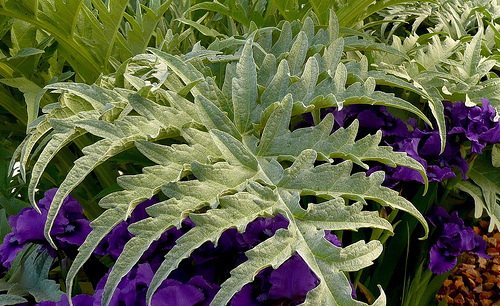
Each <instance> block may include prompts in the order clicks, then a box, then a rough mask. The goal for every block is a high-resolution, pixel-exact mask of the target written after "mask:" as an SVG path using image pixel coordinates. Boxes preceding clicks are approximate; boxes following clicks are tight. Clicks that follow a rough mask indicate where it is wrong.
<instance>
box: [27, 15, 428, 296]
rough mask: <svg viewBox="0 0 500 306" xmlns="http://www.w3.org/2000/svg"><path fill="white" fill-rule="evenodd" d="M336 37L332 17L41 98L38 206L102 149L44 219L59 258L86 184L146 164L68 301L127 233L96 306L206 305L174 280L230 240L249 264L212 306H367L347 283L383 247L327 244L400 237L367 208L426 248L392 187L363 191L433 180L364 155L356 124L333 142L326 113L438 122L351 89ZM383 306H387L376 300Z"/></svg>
mask: <svg viewBox="0 0 500 306" xmlns="http://www.w3.org/2000/svg"><path fill="white" fill-rule="evenodd" d="M338 33H339V27H338V24H337V19H336V17H335V15H334V14H333V13H332V14H331V15H330V19H329V24H328V26H327V28H326V30H325V29H323V28H319V27H315V24H314V22H313V20H312V19H311V18H307V19H305V20H304V22H303V24H300V23H298V22H293V23H292V24H290V23H288V22H284V23H282V24H281V26H280V28H279V29H274V28H264V29H259V30H256V31H254V32H252V33H250V34H248V35H246V36H245V39H228V40H225V41H219V40H217V41H215V42H214V43H213V44H211V45H210V46H208V47H207V48H204V47H202V46H201V45H199V44H198V45H195V46H194V47H193V50H192V51H191V52H189V53H187V54H184V55H182V56H174V55H171V54H168V53H165V52H162V51H160V50H157V49H153V48H151V49H148V51H149V53H148V54H143V55H138V56H135V57H133V58H131V59H130V60H128V61H126V62H125V63H124V64H123V65H122V66H121V67H120V68H119V69H118V70H117V72H116V73H115V74H113V75H108V76H103V77H101V78H100V79H99V81H98V82H97V83H96V84H94V85H92V86H89V85H85V84H79V83H56V84H51V85H49V86H47V87H46V88H47V89H48V90H52V91H53V92H55V93H60V94H61V95H60V97H59V102H58V103H56V104H52V105H50V106H48V107H46V108H44V112H45V114H44V115H43V116H41V117H40V118H39V119H38V121H37V123H38V125H37V126H34V127H33V128H34V129H33V130H32V134H31V136H30V138H28V139H27V141H26V142H25V143H24V144H23V146H22V147H21V148H20V151H19V152H23V156H27V155H30V154H32V153H31V148H32V147H33V146H34V144H35V142H36V141H37V140H39V139H43V137H44V135H46V133H48V132H49V131H50V133H49V134H48V136H46V137H48V138H46V141H42V142H41V143H40V145H39V147H38V148H37V151H38V152H39V156H38V159H37V161H36V162H35V163H34V166H33V168H32V171H31V180H30V184H29V188H28V189H29V190H28V194H29V197H30V199H31V200H32V202H33V203H34V202H35V201H34V199H35V190H36V187H37V183H38V181H39V180H40V178H41V176H42V174H43V172H44V170H45V169H46V167H47V165H48V163H49V162H50V160H51V159H52V158H53V157H54V156H56V155H57V154H58V151H59V150H61V148H62V147H64V146H65V145H67V144H68V143H71V142H72V141H74V140H75V139H78V137H80V136H81V135H83V134H90V135H93V136H92V137H95V138H94V139H96V141H95V142H93V143H91V144H89V145H88V146H87V147H85V148H83V150H82V152H83V156H81V157H80V158H78V159H77V160H75V162H74V167H73V168H72V169H71V170H70V171H69V172H68V174H67V175H66V177H65V179H64V181H63V182H62V183H61V185H60V186H59V189H58V190H57V192H56V193H55V195H54V199H53V201H52V203H51V205H50V209H49V210H48V213H47V222H46V223H45V228H44V234H45V239H46V240H47V241H48V242H49V243H50V245H51V246H52V247H53V248H55V249H56V248H57V244H56V242H55V240H54V238H53V236H51V235H50V233H51V231H52V230H53V229H54V228H56V225H57V221H56V220H57V216H58V213H59V211H60V210H61V209H63V205H62V203H63V200H64V198H65V197H66V196H67V195H68V194H69V193H70V192H71V191H72V190H73V189H74V188H75V187H76V186H77V185H78V184H79V183H80V182H81V181H82V180H83V179H84V178H85V177H86V176H87V175H89V173H91V171H92V170H93V169H95V168H96V167H97V166H98V165H100V164H103V163H105V162H106V161H107V160H108V159H110V158H112V157H114V156H115V155H117V154H118V153H122V152H124V153H122V154H127V153H128V152H130V151H131V150H136V151H134V152H136V153H140V155H142V156H143V157H146V158H147V159H149V160H150V162H149V165H148V166H145V167H144V168H143V169H142V173H140V174H129V175H122V176H120V177H118V179H117V183H118V185H119V187H120V189H121V190H119V191H115V192H112V193H109V194H107V195H106V196H104V197H103V198H102V199H101V200H100V202H99V205H100V207H101V208H103V209H104V212H103V213H102V214H101V215H99V217H97V218H96V219H94V220H93V221H92V222H91V224H90V226H91V227H92V231H91V232H90V233H89V235H88V236H87V238H86V239H85V242H83V244H82V246H81V247H80V248H79V251H78V254H77V256H76V257H75V259H74V261H73V263H72V265H71V268H70V269H69V271H68V274H67V278H66V287H67V288H68V296H71V288H73V285H74V281H75V278H76V277H77V273H78V271H79V270H80V268H81V267H82V266H83V265H84V263H85V262H86V261H87V260H88V259H89V258H90V257H91V256H93V255H92V254H93V253H95V252H99V250H101V251H102V250H103V248H104V249H106V247H107V246H110V245H111V244H110V243H109V236H108V235H110V233H111V235H113V231H114V230H115V228H118V227H121V226H122V225H121V224H123V223H122V222H123V221H124V220H129V221H127V222H129V224H130V225H128V227H127V231H128V232H130V234H132V235H131V236H129V238H127V239H125V241H126V243H125V244H124V245H123V250H117V252H116V253H115V254H112V255H117V258H116V262H115V263H114V265H113V267H112V269H111V270H110V272H109V274H108V275H107V276H106V277H105V278H103V280H102V282H100V283H99V285H98V286H97V288H96V289H97V290H96V292H99V294H98V295H99V299H100V300H101V302H102V305H108V304H110V303H111V304H112V303H113V301H114V299H115V298H116V296H115V295H114V293H116V292H124V291H123V290H125V291H130V290H134V289H133V288H132V287H133V286H139V285H140V286H143V285H144V284H145V283H144V279H148V278H149V280H148V281H147V282H148V283H149V286H148V289H147V290H145V289H144V290H143V291H141V290H136V293H137V294H141V295H143V297H144V302H147V303H153V304H154V300H155V299H156V298H158V296H162V295H165V296H169V294H173V293H172V292H171V291H172V290H177V289H174V288H177V287H179V288H180V287H183V286H184V287H183V288H186V290H188V291H189V290H191V291H189V292H192V295H191V297H192V298H195V297H196V296H197V295H199V294H203V295H204V296H206V295H207V294H208V293H207V292H209V291H210V290H212V289H210V290H209V289H207V288H208V287H210V288H214V286H208V287H207V286H205V285H203V281H201V280H199V279H195V280H193V279H191V280H190V281H188V282H187V283H182V282H179V281H177V280H175V279H172V277H173V275H174V274H175V270H176V269H177V268H182V262H183V260H184V259H186V258H189V257H190V256H192V258H193V259H194V261H195V262H196V263H197V264H199V265H202V263H203V261H204V260H209V259H207V257H206V255H204V256H201V255H200V254H202V253H200V252H205V253H206V251H203V248H205V247H208V248H209V250H211V249H210V248H211V246H207V245H205V244H206V243H211V244H213V246H212V248H215V249H217V247H218V246H219V244H220V245H221V246H223V245H225V244H224V243H223V242H222V240H223V237H224V235H228V234H226V233H228V232H232V233H233V234H234V235H236V233H238V232H239V233H238V235H243V236H242V237H243V240H244V241H246V242H245V243H246V245H247V246H250V245H251V248H249V249H248V250H245V251H244V257H245V258H243V259H242V260H240V261H239V262H237V265H236V267H235V268H234V269H232V270H231V271H230V274H229V275H227V277H226V278H222V279H218V280H216V282H218V283H217V284H216V286H217V287H218V286H220V289H218V290H217V292H216V293H215V295H214V296H213V299H212V301H211V305H225V304H227V303H230V302H231V301H232V299H233V302H232V303H236V302H234V300H235V299H236V300H237V299H244V298H245V294H248V291H249V290H254V289H255V288H254V289H252V288H253V287H248V286H254V285H255V283H253V285H248V284H250V283H252V282H253V281H259V282H260V285H261V286H262V285H263V284H265V283H266V282H269V283H270V284H271V287H270V288H267V287H266V286H264V287H266V288H260V289H259V290H262V292H261V293H265V295H266V296H267V297H266V298H270V299H282V298H287V299H289V300H296V301H299V300H301V299H303V298H305V302H306V303H319V304H325V305H363V304H364V303H362V302H359V301H356V300H354V299H353V296H352V287H351V284H350V282H349V279H348V277H347V272H351V271H357V270H359V269H362V268H364V267H367V266H369V265H370V264H371V263H372V261H373V260H374V259H376V258H377V257H378V256H379V254H380V253H381V252H382V248H383V247H382V244H381V243H380V241H378V240H376V239H374V240H371V241H368V242H365V241H362V240H360V241H357V242H355V243H353V244H350V245H343V246H342V247H339V246H338V245H336V244H335V243H336V241H334V240H333V238H332V237H331V233H330V232H329V231H335V232H337V233H342V231H352V230H354V231H355V230H358V229H360V228H374V229H380V230H386V231H388V232H392V231H393V227H392V225H391V224H390V223H389V222H388V221H387V220H386V219H384V218H382V217H380V216H379V214H378V212H376V211H370V210H365V209H363V208H364V207H365V206H366V205H367V204H370V206H372V205H382V206H387V207H390V208H391V209H394V210H402V211H405V212H407V213H409V214H411V215H412V216H413V217H415V218H416V219H417V220H418V221H419V222H420V223H421V224H422V226H423V227H424V230H425V231H424V237H426V236H427V232H428V227H427V223H426V221H425V219H424V217H423V216H422V214H421V213H420V212H419V211H418V210H417V209H416V208H415V207H414V206H413V205H412V203H410V202H409V201H408V200H406V199H405V198H403V197H401V196H399V195H398V192H396V191H394V190H391V189H389V188H387V187H383V186H382V185H381V184H382V183H383V181H384V178H385V175H384V173H383V172H381V171H377V172H374V173H370V174H369V175H367V173H366V172H365V171H366V170H367V169H368V168H369V167H368V165H367V164H366V162H368V161H378V162H381V163H384V164H388V165H389V166H391V167H396V166H403V167H408V168H410V169H415V170H416V171H418V172H419V173H420V174H421V175H422V178H423V181H424V182H427V176H426V174H425V169H424V168H423V166H422V165H421V164H420V163H418V162H416V161H415V160H414V159H412V158H410V157H408V156H407V154H406V153H404V152H395V151H394V150H393V149H392V148H391V147H390V146H384V145H380V140H381V137H382V134H381V133H380V132H379V133H376V134H375V135H366V136H364V137H362V138H361V139H357V138H356V137H357V134H358V127H359V122H358V121H357V120H355V121H353V122H352V124H350V125H349V126H346V127H345V128H339V129H337V130H336V131H335V132H334V133H331V132H332V129H333V127H334V116H333V115H327V116H325V117H324V118H323V119H321V116H320V113H321V111H320V110H321V109H322V108H326V107H333V106H337V107H343V106H347V105H350V104H357V103H365V104H378V105H386V106H389V107H394V108H399V109H403V110H406V111H409V112H412V113H413V114H414V115H416V116H418V117H420V118H421V119H422V120H424V121H425V122H427V123H429V124H430V121H429V120H428V119H427V118H426V117H425V115H424V114H423V113H422V112H421V111H420V110H419V109H418V108H416V107H415V106H414V105H412V104H411V103H409V102H407V101H405V100H403V99H400V98H398V97H395V96H394V95H392V94H387V93H384V92H381V91H377V90H376V82H375V80H374V79H373V78H371V77H368V78H366V80H363V81H361V80H355V81H353V80H348V73H354V71H350V70H349V69H350V68H347V67H346V65H345V64H344V63H343V61H344V60H346V58H345V57H344V53H343V51H344V47H345V48H349V50H351V51H352V50H356V48H362V47H360V45H361V46H362V45H363V44H362V43H361V42H360V40H356V41H355V42H353V41H352V40H351V41H350V40H344V39H343V38H339V36H338ZM375 48H377V47H376V46H375ZM389 51H390V50H389ZM349 60H352V59H349ZM364 60H366V58H365V59H361V62H363V61H364ZM219 73H220V75H222V78H219V77H218V74H219ZM215 75H217V77H216V76H215ZM408 86H410V85H408ZM307 112H311V113H312V117H313V121H314V122H315V123H316V125H315V126H313V127H306V128H299V129H295V130H293V131H291V130H290V128H291V127H290V123H291V120H296V119H297V118H300V116H301V115H302V114H304V113H307ZM141 158H142V157H141ZM22 162H23V164H22V166H23V167H27V166H28V165H27V164H26V163H24V162H25V160H24V159H23V160H22ZM155 195H156V196H157V197H158V199H159V202H158V203H156V204H154V205H152V206H149V207H147V208H146V209H145V211H146V213H147V215H148V216H147V217H146V218H137V219H135V220H133V214H134V210H135V209H137V206H138V204H139V203H141V202H143V201H145V200H148V199H151V198H153V197H154V196H155ZM35 208H37V209H40V208H38V206H35ZM131 215H132V217H131ZM269 217H274V219H277V218H284V219H285V220H286V222H285V223H284V224H282V225H281V226H280V227H279V228H275V229H274V230H272V231H268V234H267V237H268V238H267V239H263V238H262V237H261V238H259V239H258V240H256V239H255V238H252V235H251V233H252V227H253V226H254V224H256V223H253V222H261V221H259V220H263V219H261V218H269ZM187 218H189V220H191V222H192V223H194V227H192V228H191V229H189V230H188V231H187V232H185V233H183V235H182V236H180V237H179V238H178V239H177V240H176V243H175V245H174V246H173V247H171V248H170V249H169V250H167V251H168V252H166V253H165V254H166V255H165V257H164V259H163V258H162V259H161V261H160V262H159V266H158V267H157V268H156V267H155V269H154V270H155V272H154V274H153V272H152V271H153V269H152V264H150V263H141V258H144V257H143V256H145V254H146V253H147V252H148V250H149V249H150V247H151V245H153V244H155V243H156V241H158V240H159V239H160V241H161V239H162V238H161V237H162V235H163V234H164V233H166V232H167V231H169V230H171V229H173V228H181V224H182V222H183V221H184V220H187ZM266 220H267V219H266ZM250 224H252V225H250ZM240 233H244V234H240ZM125 234H126V233H125ZM233 234H231V235H233ZM130 237H131V238H130ZM245 237H246V238H245ZM259 240H260V241H259ZM106 241H107V246H106V245H105V246H103V243H104V244H106ZM330 241H333V242H334V243H331V242H330ZM215 249H214V250H215ZM210 252H211V251H210ZM202 257H203V258H202ZM268 267H272V269H274V271H270V270H266V268H268ZM280 267H284V268H282V270H280ZM286 267H288V268H286ZM292 268H294V269H297V270H300V271H304V273H305V274H306V275H310V276H307V277H306V278H305V279H303V282H304V283H303V286H301V287H300V288H296V289H297V290H295V291H290V292H288V293H287V292H283V290H282V289H281V287H279V286H282V285H283V283H282V281H283V279H286V278H290V277H287V276H286V273H285V275H283V274H281V273H283V271H285V270H286V271H289V270H290V269H292ZM279 271H281V272H279ZM269 273H270V274H269ZM287 273H288V272H287ZM308 273H309V274H308ZM139 275H141V277H140V279H141V280H140V281H141V282H142V283H140V284H139ZM124 278H130V279H136V280H137V284H139V285H134V284H135V283H133V282H129V284H123V282H122V280H123V279H124ZM204 281H206V280H204ZM195 282H196V283H195ZM141 284H142V285H141ZM165 284H167V285H165ZM168 284H170V285H168ZM127 286H132V287H130V288H128V287H127ZM140 286H139V287H140ZM176 286H177V287H176ZM141 288H143V287H141ZM169 288H170V289H169ZM203 288H205V289H203ZM164 290H167V291H164ZM179 290H180V289H179ZM182 290H184V289H182ZM196 290H198V292H201V293H199V294H198V293H195V292H196ZM204 290H205V291H204ZM207 290H208V291H207ZM169 292H170V293H169ZM252 292H253V291H252ZM156 294H158V295H156ZM259 294H260V293H259ZM259 294H258V295H259ZM261 299H264V297H263V296H261ZM375 304H376V305H383V304H385V295H384V292H383V290H381V293H380V295H379V297H378V298H377V299H376V302H375Z"/></svg>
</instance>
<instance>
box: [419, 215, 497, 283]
mask: <svg viewBox="0 0 500 306" xmlns="http://www.w3.org/2000/svg"><path fill="white" fill-rule="evenodd" d="M427 219H428V220H429V222H430V223H431V224H432V225H434V226H435V227H437V229H438V231H439V238H438V240H437V242H436V244H435V245H434V246H432V248H431V251H430V263H429V269H430V270H431V271H432V272H433V273H436V274H443V273H445V272H447V271H449V270H451V269H453V267H455V265H456V264H457V256H459V255H460V254H462V253H463V252H471V253H473V254H476V255H478V256H481V257H483V258H486V259H489V258H490V256H488V255H486V253H485V250H486V241H484V240H483V238H481V236H479V235H477V234H476V233H475V232H474V230H473V229H472V228H470V227H466V226H465V225H464V221H463V220H462V219H460V217H459V216H458V213H457V212H456V211H455V212H453V213H452V214H451V216H450V215H449V214H448V213H447V212H446V211H445V210H444V208H442V207H436V208H434V209H433V211H432V213H431V214H430V216H429V217H428V218H427Z"/></svg>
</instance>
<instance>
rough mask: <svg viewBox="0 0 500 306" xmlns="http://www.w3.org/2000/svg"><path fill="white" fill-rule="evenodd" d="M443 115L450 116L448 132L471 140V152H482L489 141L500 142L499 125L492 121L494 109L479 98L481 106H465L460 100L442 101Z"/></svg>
mask: <svg viewBox="0 0 500 306" xmlns="http://www.w3.org/2000/svg"><path fill="white" fill-rule="evenodd" d="M443 104H444V106H445V115H448V117H450V118H451V129H450V131H449V134H457V135H459V136H460V137H461V138H463V139H467V140H469V141H470V142H471V149H470V151H471V152H472V153H478V154H481V153H482V149H483V148H484V147H485V146H486V145H487V144H489V143H497V142H500V125H499V124H498V122H494V121H493V119H494V118H495V109H494V108H493V107H492V106H491V105H490V101H489V100H486V99H481V104H482V105H481V107H479V106H473V107H466V106H465V104H464V103H462V102H455V103H450V102H444V103H443Z"/></svg>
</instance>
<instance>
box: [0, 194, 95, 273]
mask: <svg viewBox="0 0 500 306" xmlns="http://www.w3.org/2000/svg"><path fill="white" fill-rule="evenodd" d="M56 192H57V188H53V189H50V190H48V191H46V192H45V196H44V197H43V198H42V199H41V200H40V201H39V203H38V207H39V209H40V211H41V214H40V213H38V212H37V211H36V210H35V209H34V208H33V207H26V208H24V209H23V210H21V211H20V212H19V214H18V215H15V216H10V217H9V224H10V226H11V227H12V233H11V234H9V235H7V236H6V237H5V238H4V243H3V244H2V246H0V260H1V261H2V265H3V266H4V267H10V263H11V262H12V260H13V259H14V258H15V256H16V254H17V253H18V252H19V251H20V250H22V249H23V248H24V247H25V246H26V245H27V244H28V243H37V244H41V245H42V249H46V250H47V251H48V252H49V254H50V255H51V256H52V257H55V250H54V249H53V248H52V247H51V246H50V245H49V243H48V241H47V240H46V239H45V236H44V234H43V229H44V226H45V221H46V220H47V214H48V210H49V208H50V204H51V203H52V200H53V198H54V195H55V194H56ZM89 223H90V221H88V220H87V218H86V217H85V216H84V215H83V210H82V207H81V206H80V204H79V203H78V201H77V200H76V199H75V198H74V197H73V196H71V195H69V196H67V197H66V198H65V199H64V201H63V203H62V205H61V208H60V210H59V212H58V214H57V216H56V218H55V220H54V224H53V226H52V230H51V231H50V235H51V237H52V238H53V239H54V242H55V243H56V244H58V246H59V247H60V248H61V249H63V250H65V249H68V248H72V247H75V246H79V245H81V244H82V243H83V241H84V240H85V238H86V237H87V235H88V234H89V233H90V231H91V228H90V226H89Z"/></svg>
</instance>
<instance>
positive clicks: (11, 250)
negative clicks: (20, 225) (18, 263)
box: [0, 233, 28, 269]
mask: <svg viewBox="0 0 500 306" xmlns="http://www.w3.org/2000/svg"><path fill="white" fill-rule="evenodd" d="M26 245H28V243H27V242H25V243H19V240H18V239H17V237H16V236H15V235H14V233H9V234H7V235H6V236H5V237H4V239H3V243H2V245H0V262H1V263H2V266H3V267H5V268H7V269H9V268H10V264H11V263H12V261H13V260H14V258H16V255H17V253H18V252H19V251H21V250H23V249H24V248H25V247H26Z"/></svg>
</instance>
